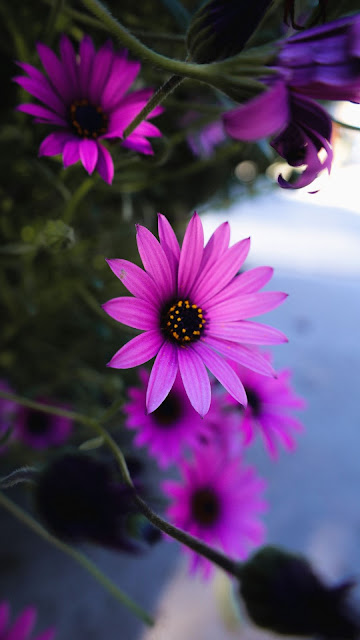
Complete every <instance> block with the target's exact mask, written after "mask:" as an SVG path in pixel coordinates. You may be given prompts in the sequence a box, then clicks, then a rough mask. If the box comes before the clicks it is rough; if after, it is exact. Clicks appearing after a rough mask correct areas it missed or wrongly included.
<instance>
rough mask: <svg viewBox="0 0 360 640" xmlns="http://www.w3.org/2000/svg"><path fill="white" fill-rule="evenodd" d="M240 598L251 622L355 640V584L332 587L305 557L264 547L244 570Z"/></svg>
mask: <svg viewBox="0 0 360 640" xmlns="http://www.w3.org/2000/svg"><path fill="white" fill-rule="evenodd" d="M240 571H241V572H240V594H241V597H242V599H243V601H244V603H245V606H246V609H247V612H248V614H249V616H250V618H251V619H252V621H253V622H254V623H255V624H257V625H258V626H259V627H264V628H266V629H269V630H271V631H273V632H275V633H279V634H283V635H298V636H317V637H320V638H324V639H325V638H326V639H327V640H330V639H331V640H355V638H357V637H358V634H359V632H360V619H359V615H358V613H355V611H354V610H353V609H352V608H351V606H350V604H349V602H348V601H347V596H348V593H349V591H350V589H351V588H352V587H353V584H352V583H351V582H345V583H343V584H340V585H338V586H335V587H329V586H327V585H326V584H324V583H323V582H322V580H321V579H320V578H319V577H318V576H317V575H316V574H315V573H314V571H313V569H312V567H311V565H310V564H309V562H308V561H307V560H305V559H304V558H302V557H301V556H298V555H294V554H291V553H287V552H285V551H282V550H281V549H278V548H276V547H270V546H269V547H264V548H263V549H261V550H260V551H258V552H257V553H255V555H253V556H252V557H251V558H250V560H248V561H247V562H246V563H245V564H244V565H242V567H241V570H240Z"/></svg>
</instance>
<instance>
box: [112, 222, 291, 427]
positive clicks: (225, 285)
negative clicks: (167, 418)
mask: <svg viewBox="0 0 360 640" xmlns="http://www.w3.org/2000/svg"><path fill="white" fill-rule="evenodd" d="M159 237H160V242H158V240H157V239H156V238H155V237H154V236H153V234H152V233H151V232H150V231H149V230H148V229H146V228H145V227H142V226H140V225H137V245H138V249H139V253H140V257H141V260H142V262H143V265H144V267H145V271H143V270H142V269H140V268H139V267H138V266H136V265H135V264H132V263H131V262H128V261H127V260H108V264H109V266H110V268H111V269H112V271H113V272H114V273H115V275H116V276H117V277H118V278H119V279H120V280H121V281H122V282H123V284H124V285H125V287H126V288H127V289H128V290H129V291H130V293H132V294H134V296H135V297H133V298H131V297H122V298H114V299H112V300H109V302H107V303H106V304H105V305H104V310H105V311H106V313H108V314H109V315H110V316H111V317H112V318H114V319H115V320H117V321H118V322H122V323H123V324H125V325H129V326H130V327H134V328H135V329H141V330H143V331H144V333H142V334H140V335H138V336H136V337H135V338H133V339H132V340H130V342H128V343H127V344H126V345H124V346H123V347H122V348H121V349H120V350H119V351H118V352H117V353H116V354H115V355H114V356H113V358H112V359H111V361H110V362H109V364H108V366H110V367H114V368H116V369H127V368H129V367H136V366H138V365H140V364H143V363H144V362H147V361H148V360H150V359H151V358H153V357H154V356H156V360H155V363H154V365H153V368H152V371H151V374H150V379H149V383H148V387H147V393H146V408H147V411H148V412H149V413H151V412H152V411H155V409H157V408H158V407H159V406H160V405H161V403H162V402H163V401H164V400H165V398H166V397H167V395H168V393H169V391H170V389H171V388H172V386H173V384H174V382H175V378H176V376H177V373H178V371H180V375H181V378H182V381H183V384H184V387H185V391H186V393H187V395H188V398H189V400H190V402H191V404H192V406H193V407H194V409H195V411H197V412H198V413H199V414H200V415H201V416H204V415H205V414H206V413H207V412H208V411H209V407H210V400H211V388H210V380H209V376H208V373H207V371H206V368H207V369H209V371H210V372H211V373H212V374H213V375H214V376H215V378H217V379H218V380H219V382H220V383H221V384H222V385H223V386H224V387H225V389H226V390H227V391H228V392H229V393H230V394H231V395H232V396H233V397H234V398H235V399H236V400H237V402H240V403H241V404H243V405H246V395H245V391H244V387H243V385H242V383H241V381H240V379H239V377H238V375H237V374H236V373H235V371H234V370H233V369H232V367H231V366H230V365H229V364H228V363H227V362H226V360H225V358H224V356H225V357H227V358H230V357H231V358H232V359H233V360H235V361H237V362H240V363H241V364H243V365H244V366H247V367H250V368H252V369H255V370H256V371H258V372H260V373H264V374H266V375H272V374H273V370H272V367H271V365H270V364H269V362H268V361H267V360H266V358H264V357H263V356H262V355H261V354H258V353H255V352H254V351H253V350H252V349H251V348H249V347H248V346H246V345H248V344H277V343H280V342H285V341H286V337H285V336H284V334H283V333H281V332H280V331H278V330H277V329H273V328H272V327H268V326H266V325H262V324H259V323H257V322H249V321H248V320H247V318H249V317H251V316H256V315H258V314H260V313H264V312H266V311H270V309H274V308H275V307H277V306H278V305H279V304H280V303H281V302H283V300H284V299H285V297H286V294H284V293H280V292H269V291H266V292H259V289H261V288H262V287H263V286H264V285H265V284H266V283H267V282H268V281H269V280H270V278H271V276H272V269H271V268H270V267H262V268H259V269H252V270H250V271H248V272H247V273H242V274H240V275H237V274H238V271H239V269H240V268H241V266H242V264H243V262H244V260H245V258H246V256H247V254H248V251H249V248H250V238H246V239H245V240H241V241H240V242H237V243H236V244H234V245H233V246H232V247H230V248H229V246H228V245H229V239H230V229H229V224H228V223H227V222H225V223H223V224H222V225H220V227H218V229H216V231H215V232H214V234H213V235H212V236H211V238H210V240H209V242H208V243H207V245H206V246H205V247H204V233H203V228H202V224H201V220H200V218H199V216H198V215H197V214H196V213H195V214H194V216H193V217H192V219H191V220H190V222H189V224H188V227H187V229H186V233H185V237H184V241H183V244H182V248H181V249H180V246H179V243H178V241H177V239H176V236H175V233H174V231H173V229H172V227H171V225H170V224H169V222H168V220H167V219H166V218H165V216H163V215H159Z"/></svg>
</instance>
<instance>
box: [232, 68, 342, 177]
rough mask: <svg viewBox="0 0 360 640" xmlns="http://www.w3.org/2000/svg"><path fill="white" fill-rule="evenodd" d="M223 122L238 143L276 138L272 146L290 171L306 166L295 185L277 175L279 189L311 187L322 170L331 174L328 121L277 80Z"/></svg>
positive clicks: (319, 109)
mask: <svg viewBox="0 0 360 640" xmlns="http://www.w3.org/2000/svg"><path fill="white" fill-rule="evenodd" d="M223 120H224V125H225V129H226V131H227V133H228V134H229V135H230V136H231V137H232V138H235V139H237V140H248V141H252V140H258V139H260V138H264V137H265V136H269V135H274V134H277V135H276V137H275V138H274V139H273V141H272V142H271V146H272V147H274V149H276V151H277V152H278V153H279V155H281V156H283V157H284V158H285V159H286V161H287V162H288V163H289V164H290V165H291V166H292V167H300V166H303V165H305V170H304V171H303V173H302V174H301V175H300V177H299V178H298V180H297V181H296V182H295V183H289V182H287V181H286V180H284V178H283V177H282V176H281V175H280V176H279V178H278V182H279V184H280V186H281V187H284V188H287V189H299V188H301V187H306V186H308V185H309V184H311V183H312V182H313V180H315V178H316V177H317V176H318V174H319V173H320V172H321V171H322V170H323V169H327V170H328V172H329V173H330V169H331V163H332V158H333V151H332V147H331V142H330V138H331V132H332V124H331V120H330V117H329V115H328V114H327V112H326V111H325V110H324V109H323V108H322V107H320V105H318V104H317V103H316V102H314V101H313V100H310V99H309V98H306V97H304V96H301V95H300V94H298V93H296V92H295V91H292V90H290V89H288V88H287V87H286V84H285V82H284V80H277V81H276V82H275V83H274V84H273V85H272V86H271V87H270V88H269V89H268V90H267V91H265V92H264V93H262V94H261V95H260V96H257V97H256V98H254V99H253V100H250V101H249V102H247V103H246V104H244V105H242V106H240V107H237V108H236V109H232V110H231V111H228V112H227V113H225V114H224V115H223ZM320 151H322V153H323V154H324V156H325V157H321V154H320V153H319V152H320Z"/></svg>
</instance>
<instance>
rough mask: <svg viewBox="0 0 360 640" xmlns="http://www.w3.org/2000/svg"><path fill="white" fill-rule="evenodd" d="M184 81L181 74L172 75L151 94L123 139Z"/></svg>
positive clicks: (127, 128) (128, 127)
mask: <svg viewBox="0 0 360 640" xmlns="http://www.w3.org/2000/svg"><path fill="white" fill-rule="evenodd" d="M182 81H183V78H181V77H180V76H171V78H169V80H167V81H166V82H165V84H163V86H162V87H160V89H158V90H157V91H156V92H155V93H154V95H153V96H151V98H150V100H149V101H148V102H147V104H146V105H145V107H144V108H143V109H141V111H140V113H138V115H137V116H136V117H135V118H134V120H133V121H132V122H130V124H129V125H128V126H127V127H126V129H125V131H124V135H123V139H125V138H127V137H128V136H129V135H130V134H131V133H132V132H133V131H134V129H136V127H137V126H138V125H139V124H140V123H141V122H142V121H143V120H145V118H146V117H147V116H148V115H149V113H151V111H153V109H155V107H157V105H158V104H160V103H161V102H162V101H163V100H165V98H166V97H167V96H168V95H169V94H170V93H172V91H174V89H175V88H176V87H178V86H179V84H180V83H181V82H182Z"/></svg>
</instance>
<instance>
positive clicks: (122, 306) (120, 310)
mask: <svg viewBox="0 0 360 640" xmlns="http://www.w3.org/2000/svg"><path fill="white" fill-rule="evenodd" d="M102 308H103V309H104V311H105V312H106V313H107V314H108V315H109V316H110V317H111V318H114V320H117V321H118V322H121V323H122V324H125V325H128V326H129V327H133V328H134V329H142V330H144V331H147V330H149V329H156V327H158V326H159V312H158V310H157V309H155V307H152V306H150V304H149V302H146V303H145V302H144V301H143V300H139V299H138V298H113V299H112V300H109V301H108V302H105V304H103V305H102Z"/></svg>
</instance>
